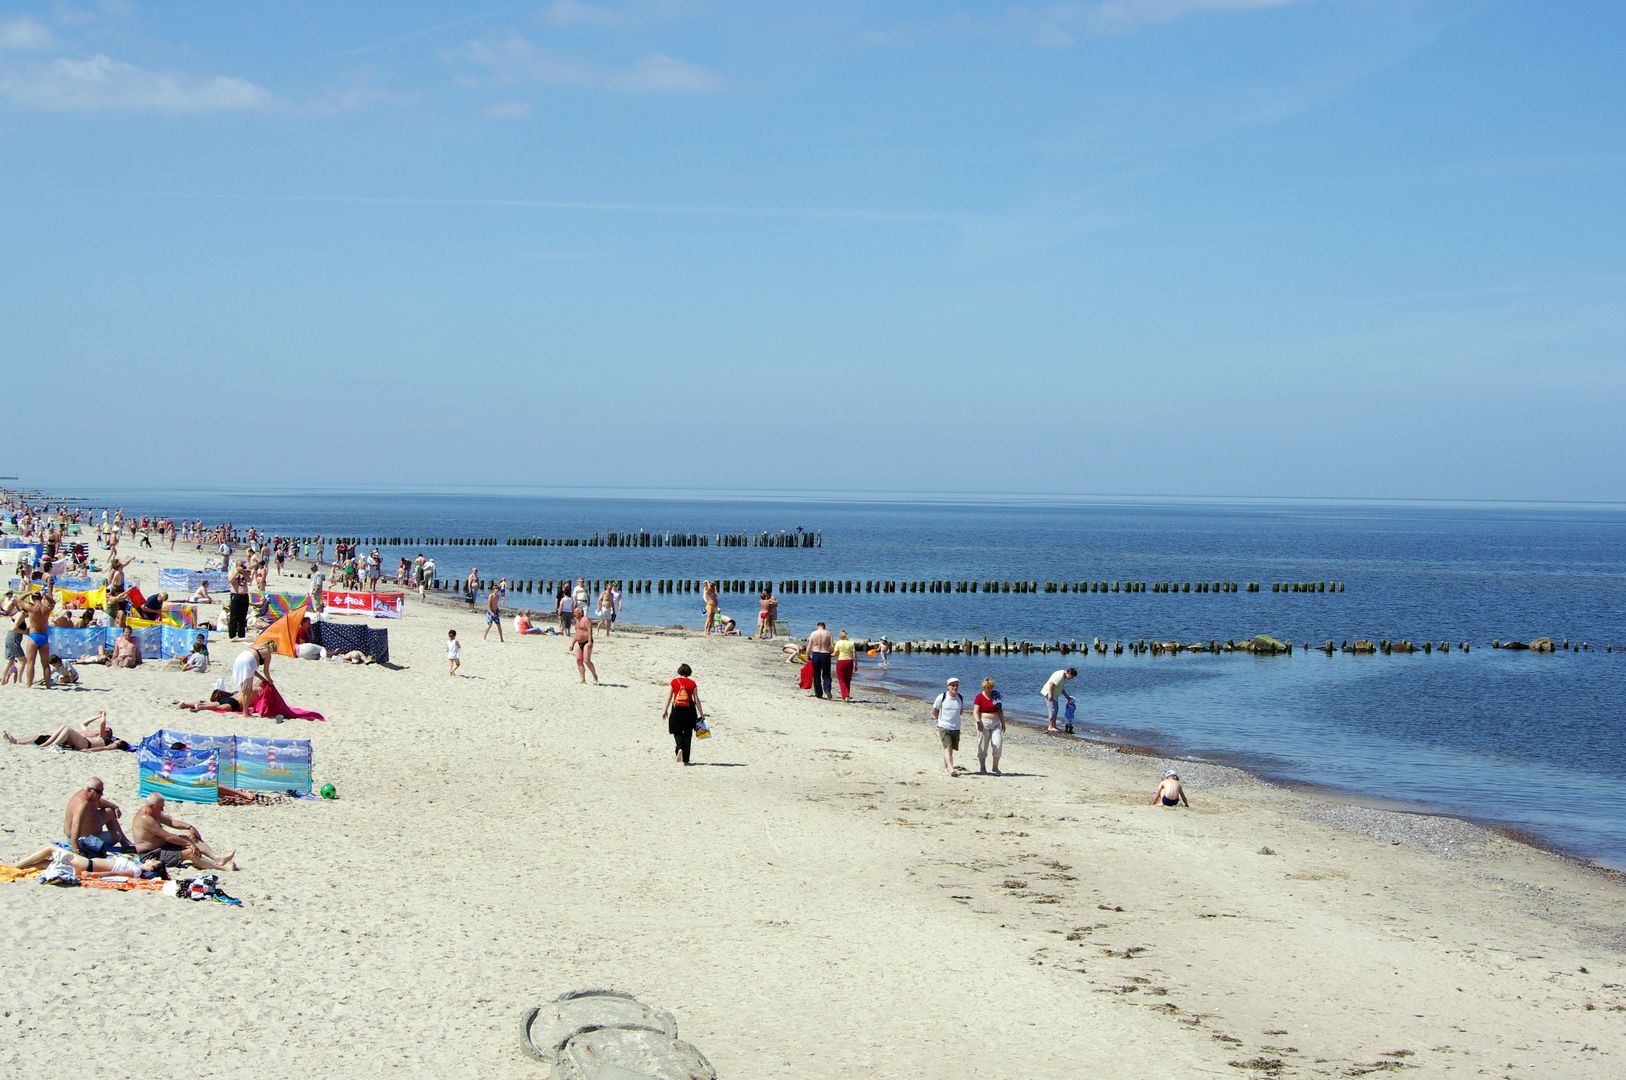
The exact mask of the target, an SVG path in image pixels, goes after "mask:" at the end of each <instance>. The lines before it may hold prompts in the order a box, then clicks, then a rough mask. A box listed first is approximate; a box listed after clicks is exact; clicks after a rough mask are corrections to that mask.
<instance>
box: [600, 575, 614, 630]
mask: <svg viewBox="0 0 1626 1080" xmlns="http://www.w3.org/2000/svg"><path fill="white" fill-rule="evenodd" d="M598 625H599V627H600V628H601V629H603V631H604V636H605V637H609V636H610V629H611V627H613V626H615V588H614V586H613V585H612V584H611V583H610V582H608V581H607V582H605V583H604V591H603V592H601V593H599V594H598Z"/></svg>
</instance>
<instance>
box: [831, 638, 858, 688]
mask: <svg viewBox="0 0 1626 1080" xmlns="http://www.w3.org/2000/svg"><path fill="white" fill-rule="evenodd" d="M835 658H836V686H837V687H839V688H840V690H841V701H842V704H846V703H847V702H849V701H851V700H852V693H853V670H854V669H855V668H857V666H858V642H856V641H854V640H853V639H852V638H850V637H848V636H847V631H845V630H843V631H842V632H841V636H840V637H838V638H837V639H836V644H835Z"/></svg>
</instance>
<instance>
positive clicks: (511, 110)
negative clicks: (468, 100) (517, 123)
mask: <svg viewBox="0 0 1626 1080" xmlns="http://www.w3.org/2000/svg"><path fill="white" fill-rule="evenodd" d="M534 112H536V108H535V107H534V106H533V105H532V104H531V103H530V102H529V101H493V102H492V103H491V104H489V105H487V106H485V108H483V109H481V110H480V115H481V116H483V117H485V118H486V119H487V120H529V119H530V118H531V114H532V113H534Z"/></svg>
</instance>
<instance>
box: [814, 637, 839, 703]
mask: <svg viewBox="0 0 1626 1080" xmlns="http://www.w3.org/2000/svg"><path fill="white" fill-rule="evenodd" d="M835 651H836V643H835V639H834V638H832V637H831V636H830V631H828V630H826V629H825V628H824V624H823V623H819V625H818V626H817V627H815V628H814V630H813V632H812V633H811V634H809V635H807V659H808V662H809V663H810V664H812V665H813V696H814V697H816V698H827V697H831V694H830V657H831V655H832V654H834V652H835Z"/></svg>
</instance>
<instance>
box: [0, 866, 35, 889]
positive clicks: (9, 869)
mask: <svg viewBox="0 0 1626 1080" xmlns="http://www.w3.org/2000/svg"><path fill="white" fill-rule="evenodd" d="M39 876H40V871H39V867H37V866H36V867H35V868H34V869H32V870H23V869H20V868H18V867H15V866H0V885H3V884H6V883H7V882H12V881H27V880H29V879H30V878H37V877H39Z"/></svg>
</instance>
